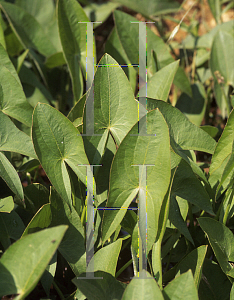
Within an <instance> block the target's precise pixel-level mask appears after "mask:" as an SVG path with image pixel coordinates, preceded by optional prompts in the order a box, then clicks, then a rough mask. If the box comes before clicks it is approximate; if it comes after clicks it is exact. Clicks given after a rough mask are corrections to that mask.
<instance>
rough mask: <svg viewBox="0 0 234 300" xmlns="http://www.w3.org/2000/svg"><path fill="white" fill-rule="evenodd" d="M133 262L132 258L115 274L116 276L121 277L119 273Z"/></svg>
mask: <svg viewBox="0 0 234 300" xmlns="http://www.w3.org/2000/svg"><path fill="white" fill-rule="evenodd" d="M131 263H132V258H131V259H130V260H129V261H128V262H127V263H126V264H125V265H124V266H123V267H122V268H121V269H120V270H119V271H118V272H117V273H116V274H115V278H117V277H119V275H120V274H121V273H122V272H123V271H124V270H125V269H127V267H128V266H130V265H131Z"/></svg>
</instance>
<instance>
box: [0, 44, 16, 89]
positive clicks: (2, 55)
mask: <svg viewBox="0 0 234 300" xmlns="http://www.w3.org/2000/svg"><path fill="white" fill-rule="evenodd" d="M0 65H1V66H4V67H6V68H7V69H8V70H9V71H10V73H11V74H12V75H13V76H14V77H15V79H16V80H17V81H18V83H19V84H20V85H21V83H20V80H19V77H18V75H17V72H16V70H15V68H14V66H13V64H12V62H11V60H10V58H9V56H8V54H7V52H6V50H5V49H4V47H3V46H2V45H1V43H0Z"/></svg>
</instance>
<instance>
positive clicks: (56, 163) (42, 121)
mask: <svg viewBox="0 0 234 300" xmlns="http://www.w3.org/2000/svg"><path fill="white" fill-rule="evenodd" d="M32 138H33V144H34V148H35V152H36V154H37V156H38V159H39V161H40V163H41V165H42V167H43V168H44V170H45V172H46V174H47V176H48V177H49V179H50V181H51V183H52V184H53V186H54V187H55V189H56V190H57V191H58V193H59V194H60V196H61V197H62V198H63V199H64V200H65V201H66V202H67V203H69V205H71V185H70V179H69V175H68V171H67V166H66V164H65V163H67V164H68V165H69V166H70V167H71V168H72V169H73V171H74V172H75V173H76V175H77V176H78V177H79V178H80V179H81V181H82V182H83V183H85V184H86V167H85V166H83V167H82V166H79V165H87V164H89V163H88V159H87V157H86V154H85V151H84V145H83V140H82V137H81V136H80V134H79V131H78V130H77V129H76V127H75V126H74V125H73V124H72V123H71V122H70V121H69V120H68V119H67V118H66V117H65V116H64V115H63V114H61V113H60V112H59V111H57V110H56V109H54V108H53V107H51V106H49V105H48V104H41V103H38V104H37V106H36V107H35V110H34V113H33V126H32ZM89 188H90V187H89Z"/></svg>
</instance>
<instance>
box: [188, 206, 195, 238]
mask: <svg viewBox="0 0 234 300" xmlns="http://www.w3.org/2000/svg"><path fill="white" fill-rule="evenodd" d="M189 221H190V222H189V226H190V228H191V234H192V236H193V237H194V233H195V228H194V223H193V212H192V204H190V203H189Z"/></svg>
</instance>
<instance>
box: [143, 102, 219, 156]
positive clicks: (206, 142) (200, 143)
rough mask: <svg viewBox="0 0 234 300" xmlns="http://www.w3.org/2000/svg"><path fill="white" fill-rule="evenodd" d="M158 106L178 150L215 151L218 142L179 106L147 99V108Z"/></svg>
mask: <svg viewBox="0 0 234 300" xmlns="http://www.w3.org/2000/svg"><path fill="white" fill-rule="evenodd" d="M155 108H158V109H159V110H160V112H161V113H162V115H163V117H164V118H165V120H166V122H167V124H168V127H169V131H170V138H171V139H173V141H174V142H175V145H174V146H175V147H176V148H177V149H178V150H197V151H203V152H207V153H211V154H213V153H214V150H215V146H216V142H215V140H214V139H213V138H212V137H211V136H209V134H207V133H206V132H204V131H203V130H201V129H200V128H199V127H197V126H196V125H194V124H192V123H191V122H190V121H189V120H188V119H187V118H186V117H185V116H184V115H183V114H182V113H181V112H180V111H179V110H178V109H177V108H175V107H173V106H172V105H170V104H168V103H165V102H164V101H160V100H154V99H147V110H152V109H155Z"/></svg>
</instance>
